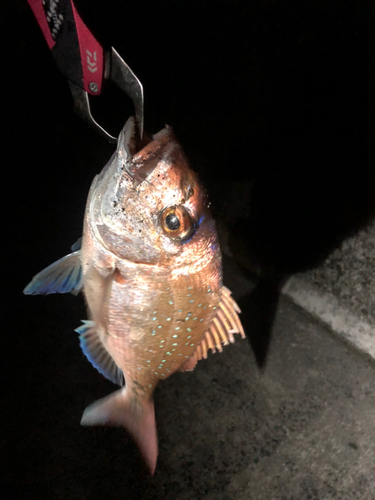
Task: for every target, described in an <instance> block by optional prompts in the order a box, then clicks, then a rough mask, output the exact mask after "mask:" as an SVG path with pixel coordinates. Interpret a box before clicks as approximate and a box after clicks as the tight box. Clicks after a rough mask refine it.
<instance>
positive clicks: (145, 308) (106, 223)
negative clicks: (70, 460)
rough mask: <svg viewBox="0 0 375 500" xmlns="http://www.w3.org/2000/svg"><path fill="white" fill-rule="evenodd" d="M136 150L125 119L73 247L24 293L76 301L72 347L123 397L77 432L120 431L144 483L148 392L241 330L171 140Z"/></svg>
mask: <svg viewBox="0 0 375 500" xmlns="http://www.w3.org/2000/svg"><path fill="white" fill-rule="evenodd" d="M135 142H136V141H135V122H134V120H133V119H132V118H130V119H129V120H128V122H127V123H126V125H125V127H124V129H123V131H122V132H121V134H120V137H119V140H118V146H117V151H116V152H115V154H114V155H113V156H112V158H111V160H110V161H109V163H108V164H107V165H106V167H105V168H104V169H103V171H102V172H101V174H100V175H98V176H96V177H95V178H94V180H93V183H92V186H91V189H90V193H89V196H88V200H87V206H86V212H85V217H84V227H83V236H82V245H81V248H79V245H78V247H76V248H75V251H73V253H71V254H69V255H67V256H66V257H64V258H63V259H60V260H59V261H57V262H56V263H54V264H52V265H51V266H49V267H48V268H46V269H45V270H43V271H41V272H40V273H39V274H38V275H37V276H35V277H34V278H33V280H32V281H31V283H30V284H29V285H28V286H27V287H26V289H25V293H27V294H48V293H65V292H73V293H78V291H82V292H83V294H84V297H85V300H86V304H87V310H88V317H89V319H88V320H87V321H83V325H82V326H81V327H79V328H78V329H77V330H76V331H77V332H78V333H79V335H80V344H81V347H82V349H83V351H84V353H85V355H86V356H87V358H88V359H89V360H90V362H91V363H92V364H93V365H94V366H95V367H96V368H97V369H98V370H99V371H100V372H101V373H102V374H103V375H104V376H105V377H107V378H108V379H110V380H111V381H112V382H114V383H117V384H118V385H120V386H121V388H120V389H119V390H118V391H116V392H114V393H112V394H111V395H109V396H107V397H106V398H104V399H101V400H99V401H97V402H95V403H94V404H92V405H91V406H89V407H88V408H86V410H85V412H84V414H83V417H82V421H81V423H82V424H83V425H123V426H124V427H125V428H126V429H127V430H128V431H129V432H130V434H131V435H132V436H133V438H134V440H135V441H136V443H137V445H138V447H139V449H140V451H141V453H142V455H143V457H144V459H145V461H146V463H147V465H148V466H149V468H150V470H151V473H153V472H154V470H155V466H156V460H157V454H158V445H157V434H156V424H155V416H154V403H153V399H152V394H153V392H154V389H155V386H156V384H157V383H158V381H159V380H163V379H166V378H167V377H169V376H170V375H171V374H172V373H173V372H175V371H176V370H182V371H186V370H192V369H193V368H194V367H195V365H196V363H197V361H198V360H200V359H201V358H206V357H207V351H208V349H211V350H212V351H213V352H215V350H219V351H221V350H222V345H226V344H228V343H229V342H233V341H234V339H233V334H234V333H240V334H241V335H242V336H244V332H243V328H242V326H241V323H240V320H239V317H238V314H237V313H238V312H239V308H238V306H237V304H236V303H235V302H234V300H233V299H232V298H231V295H230V292H229V290H228V289H227V288H225V287H224V286H223V284H222V268H221V266H222V264H221V253H220V248H219V243H218V238H217V233H216V228H215V222H214V220H213V218H212V216H211V213H210V210H209V207H208V201H207V197H206V194H205V192H204V190H203V189H202V187H201V185H200V183H199V180H198V178H197V176H196V175H195V174H194V172H193V171H192V170H191V169H190V168H189V165H188V162H187V160H186V158H185V156H184V154H183V151H182V148H181V146H180V145H179V143H178V142H177V141H176V139H175V138H174V136H173V133H172V130H171V129H170V128H169V127H167V128H165V129H163V130H162V131H161V132H159V133H158V134H156V135H154V136H153V138H152V139H151V140H150V141H149V142H148V144H146V146H144V147H143V148H142V149H141V150H140V151H138V152H137V151H136V147H135Z"/></svg>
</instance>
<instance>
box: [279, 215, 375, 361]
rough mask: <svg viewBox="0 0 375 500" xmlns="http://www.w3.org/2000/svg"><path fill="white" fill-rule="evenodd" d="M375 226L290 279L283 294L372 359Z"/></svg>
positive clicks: (374, 354) (374, 345) (374, 352)
mask: <svg viewBox="0 0 375 500" xmlns="http://www.w3.org/2000/svg"><path fill="white" fill-rule="evenodd" d="M374 249H375V223H374V222H372V223H371V224H369V225H368V226H367V227H366V228H365V229H362V230H360V231H358V233H357V234H356V235H354V236H352V237H350V238H347V239H346V240H345V241H344V242H343V243H342V244H341V246H340V247H339V248H337V249H336V250H335V251H334V252H333V253H331V254H330V255H329V256H328V257H327V259H326V260H325V261H324V262H323V264H321V265H320V266H319V267H316V268H314V269H311V270H309V271H307V272H304V273H298V274H296V275H294V276H292V277H291V278H290V279H289V281H288V282H287V283H286V285H285V286H284V288H283V293H285V294H286V295H288V296H289V297H291V298H292V299H293V300H294V301H295V302H296V303H297V304H298V305H300V306H301V307H303V308H305V309H306V310H307V311H309V312H310V313H312V314H314V315H315V316H317V317H318V318H319V319H321V320H323V321H324V322H325V323H327V324H328V325H329V326H330V327H331V328H332V329H333V330H334V331H335V332H337V333H339V334H340V335H342V336H343V337H344V338H345V339H347V340H348V341H350V342H351V343H353V344H354V345H355V346H356V347H357V348H359V349H361V350H362V351H364V352H366V353H368V354H369V355H371V356H372V357H373V358H375V252H374Z"/></svg>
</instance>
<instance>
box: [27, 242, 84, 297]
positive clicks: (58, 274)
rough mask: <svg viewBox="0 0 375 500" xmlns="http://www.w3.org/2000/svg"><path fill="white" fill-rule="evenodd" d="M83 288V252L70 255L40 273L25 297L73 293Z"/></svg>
mask: <svg viewBox="0 0 375 500" xmlns="http://www.w3.org/2000/svg"><path fill="white" fill-rule="evenodd" d="M81 288H82V267H81V251H80V250H78V251H76V252H73V253H70V254H69V255H66V256H65V257H63V258H62V259H60V260H58V261H56V262H54V263H53V264H51V265H50V266H48V267H46V268H45V269H43V271H40V273H38V274H37V275H36V276H34V278H33V279H32V280H31V282H30V283H29V284H28V285H27V286H26V288H25V289H24V291H23V293H24V294H25V295H49V294H51V293H68V292H72V293H73V294H75V295H77V294H78V293H79V291H80V290H81Z"/></svg>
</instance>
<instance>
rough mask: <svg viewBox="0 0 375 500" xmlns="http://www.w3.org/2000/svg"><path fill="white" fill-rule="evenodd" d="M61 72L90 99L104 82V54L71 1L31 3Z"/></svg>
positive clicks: (97, 93) (45, 0)
mask: <svg viewBox="0 0 375 500" xmlns="http://www.w3.org/2000/svg"><path fill="white" fill-rule="evenodd" d="M28 3H29V5H30V7H31V9H32V11H33V12H34V15H35V17H36V19H37V21H38V23H39V26H40V28H41V30H42V33H43V35H44V38H45V39H46V42H47V44H48V47H49V48H50V50H51V52H52V55H53V56H54V58H55V60H56V63H57V66H58V68H59V69H60V71H61V72H62V73H63V74H64V75H65V76H66V77H67V78H68V79H69V80H70V81H71V82H73V83H74V84H76V85H77V86H78V87H80V88H81V89H83V90H85V91H86V92H87V93H89V94H91V95H99V94H100V93H101V91H102V86H103V80H104V52H103V48H102V47H101V45H100V44H99V43H98V42H97V40H96V39H95V38H94V36H93V35H92V33H91V32H90V31H89V29H88V28H87V26H86V25H85V24H84V22H83V21H82V19H81V17H80V16H79V14H78V12H77V10H76V8H75V6H74V3H73V1H72V0H28Z"/></svg>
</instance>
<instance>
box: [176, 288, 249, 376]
mask: <svg viewBox="0 0 375 500" xmlns="http://www.w3.org/2000/svg"><path fill="white" fill-rule="evenodd" d="M240 312H241V310H240V308H239V307H238V304H237V303H236V301H235V300H234V299H233V298H232V297H231V291H230V290H229V289H228V288H227V287H225V286H224V287H223V288H222V295H221V300H220V302H219V305H218V308H217V313H216V316H215V318H214V319H213V321H212V323H211V325H210V327H209V329H208V330H207V332H206V333H205V335H204V337H203V339H202V340H201V341H200V342H199V344H198V345H197V348H196V350H195V351H194V353H193V354H192V356H190V358H189V359H188V360H187V361H186V362H185V363H184V364H183V365H182V366H181V368H180V371H182V372H186V371H191V370H194V368H195V366H196V364H197V363H198V361H199V360H201V359H203V358H204V359H206V358H207V353H208V350H209V349H211V351H212V352H213V353H215V352H216V350H218V351H219V352H222V350H223V345H224V346H225V345H228V344H229V343H233V342H234V337H233V335H234V334H235V333H239V334H241V337H242V338H243V339H244V338H245V332H244V329H243V327H242V324H241V321H240V318H239V317H238V313H240Z"/></svg>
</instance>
